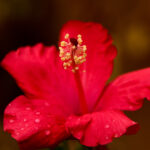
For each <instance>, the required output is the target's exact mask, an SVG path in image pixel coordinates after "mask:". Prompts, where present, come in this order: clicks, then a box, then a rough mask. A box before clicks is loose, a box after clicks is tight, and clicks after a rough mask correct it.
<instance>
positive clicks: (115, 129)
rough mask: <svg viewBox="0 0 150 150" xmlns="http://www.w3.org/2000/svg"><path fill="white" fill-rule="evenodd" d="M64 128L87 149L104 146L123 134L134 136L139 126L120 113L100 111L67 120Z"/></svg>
mask: <svg viewBox="0 0 150 150" xmlns="http://www.w3.org/2000/svg"><path fill="white" fill-rule="evenodd" d="M66 127H67V128H68V131H70V133H72V135H73V136H74V137H75V138H77V139H78V140H80V142H81V144H83V145H85V146H89V147H95V146H97V145H105V144H108V143H110V142H112V140H113V138H118V137H120V136H122V135H124V134H134V133H136V132H137V131H138V129H139V125H138V124H136V123H135V122H134V121H132V120H130V119H129V118H128V117H126V116H125V115H124V114H123V112H121V111H115V110H114V111H113V110H102V111H100V112H95V113H92V114H86V115H84V116H81V117H80V116H78V117H77V116H76V117H72V118H69V119H68V120H67V122H66Z"/></svg>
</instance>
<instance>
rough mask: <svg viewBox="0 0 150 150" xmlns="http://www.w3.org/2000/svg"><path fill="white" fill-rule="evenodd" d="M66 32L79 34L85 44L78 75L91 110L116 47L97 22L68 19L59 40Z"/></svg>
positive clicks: (71, 35)
mask: <svg viewBox="0 0 150 150" xmlns="http://www.w3.org/2000/svg"><path fill="white" fill-rule="evenodd" d="M66 33H69V34H70V37H73V38H76V37H77V35H78V34H81V35H82V39H83V44H85V45H86V46H87V61H86V62H85V63H84V64H83V68H82V69H81V68H80V75H81V80H82V83H83V86H84V90H85V95H86V99H87V101H88V105H89V109H90V110H92V108H93V106H94V103H95V102H96V100H97V98H98V96H99V95H100V93H101V92H102V90H103V88H104V85H105V83H106V81H107V80H108V78H109V77H110V75H111V73H112V68H113V59H114V58H115V56H116V48H115V47H114V46H113V45H112V39H111V37H110V35H109V34H108V31H107V30H106V29H105V28H103V27H102V25H100V24H97V23H91V22H88V23H84V22H80V21H70V22H68V23H67V24H65V25H64V27H63V28H62V30H61V34H60V41H63V40H64V36H65V34H66ZM83 70H86V72H83Z"/></svg>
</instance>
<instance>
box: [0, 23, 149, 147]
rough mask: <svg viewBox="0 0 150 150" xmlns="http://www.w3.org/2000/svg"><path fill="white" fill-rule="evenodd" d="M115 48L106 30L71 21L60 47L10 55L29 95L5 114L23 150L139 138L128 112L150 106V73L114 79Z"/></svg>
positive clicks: (10, 65) (9, 65)
mask: <svg viewBox="0 0 150 150" xmlns="http://www.w3.org/2000/svg"><path fill="white" fill-rule="evenodd" d="M115 56H116V48H115V46H113V44H112V38H111V36H110V35H109V34H108V31H107V30H106V29H105V28H103V27H102V25H100V24H97V23H92V22H88V23H85V22H80V21H70V22H68V23H66V24H65V25H64V26H63V28H62V30H61V33H60V42H59V51H58V50H57V48H56V47H55V46H50V47H46V46H44V45H43V44H37V45H35V46H33V47H30V46H27V47H21V48H19V49H18V50H17V51H12V52H10V53H9V54H8V55H7V56H6V57H5V58H4V60H3V61H2V66H3V68H4V69H6V70H7V71H8V72H9V73H10V74H11V75H12V76H13V77H14V79H15V80H16V82H17V84H18V86H19V87H20V88H21V89H22V90H23V92H24V95H21V96H19V97H17V98H16V99H15V100H13V101H12V102H11V103H10V104H9V105H8V106H7V108H6V110H5V113H4V130H5V131H7V132H9V133H10V134H11V135H12V137H13V138H15V139H16V140H17V141H18V143H19V145H20V147H21V148H22V149H28V150H29V149H31V150H33V149H37V148H44V147H52V146H55V145H57V144H58V143H59V142H61V141H62V140H64V139H68V138H70V137H71V138H72V137H74V138H76V139H78V140H79V141H80V143H81V144H83V145H86V146H89V147H95V146H97V145H105V144H108V143H110V142H111V141H112V140H113V138H118V137H120V136H122V135H124V134H134V133H136V132H137V130H138V129H139V125H138V124H137V123H136V122H134V121H132V120H130V119H129V118H128V117H127V116H126V115H125V114H124V113H123V111H125V110H128V111H135V110H137V109H139V108H141V107H142V104H143V99H144V98H147V99H148V100H150V68H147V69H143V70H139V71H135V72H131V73H127V74H124V75H121V76H119V77H118V78H116V79H115V80H114V81H112V82H111V83H109V84H108V85H106V82H107V80H108V78H109V77H110V75H111V73H112V68H113V60H114V58H115Z"/></svg>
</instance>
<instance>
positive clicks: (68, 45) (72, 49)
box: [59, 33, 87, 72]
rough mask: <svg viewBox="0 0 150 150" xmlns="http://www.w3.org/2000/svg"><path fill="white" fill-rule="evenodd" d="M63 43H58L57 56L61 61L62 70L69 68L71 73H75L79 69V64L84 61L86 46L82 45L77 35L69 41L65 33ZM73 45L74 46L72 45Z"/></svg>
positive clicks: (80, 37) (80, 38)
mask: <svg viewBox="0 0 150 150" xmlns="http://www.w3.org/2000/svg"><path fill="white" fill-rule="evenodd" d="M64 39H66V40H64V41H62V42H61V43H60V47H59V50H60V51H59V56H60V58H61V60H62V61H63V67H64V69H68V68H70V69H71V70H72V72H76V71H77V70H78V69H79V66H78V65H79V64H82V63H83V62H84V61H86V59H85V58H86V56H87V54H86V50H87V47H86V45H82V42H83V41H82V36H81V35H80V34H79V35H77V38H76V39H74V37H73V39H70V36H69V34H68V33H67V34H66V35H65V37H64ZM74 43H75V44H74Z"/></svg>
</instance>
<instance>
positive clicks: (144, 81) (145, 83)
mask: <svg viewBox="0 0 150 150" xmlns="http://www.w3.org/2000/svg"><path fill="white" fill-rule="evenodd" d="M144 98H147V99H148V100H150V68H146V69H142V70H138V71H134V72H130V73H127V74H124V75H121V76H119V77H118V78H116V79H115V80H114V81H112V82H111V83H110V84H109V85H108V86H107V87H106V89H105V91H104V93H103V96H102V98H101V99H100V101H99V104H98V105H97V107H96V110H100V109H104V108H105V109H118V110H130V111H134V110H137V109H139V108H141V107H142V105H143V101H144Z"/></svg>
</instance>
